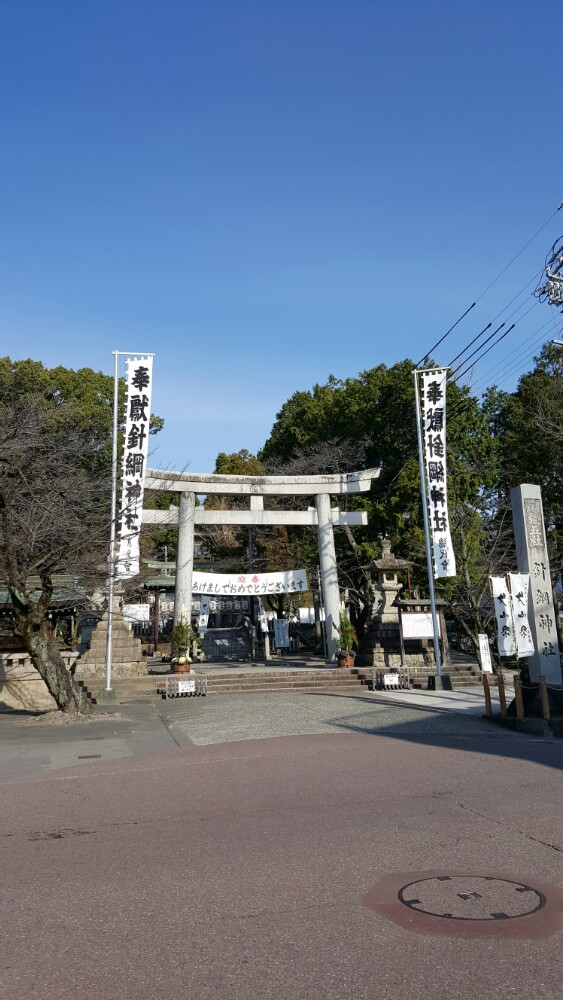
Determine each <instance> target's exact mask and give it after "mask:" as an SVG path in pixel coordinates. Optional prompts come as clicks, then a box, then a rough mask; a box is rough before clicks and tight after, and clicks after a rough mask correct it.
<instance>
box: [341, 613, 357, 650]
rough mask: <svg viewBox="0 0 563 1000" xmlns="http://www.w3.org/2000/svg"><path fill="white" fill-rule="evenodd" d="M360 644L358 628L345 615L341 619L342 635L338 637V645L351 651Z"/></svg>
mask: <svg viewBox="0 0 563 1000" xmlns="http://www.w3.org/2000/svg"><path fill="white" fill-rule="evenodd" d="M357 645H358V636H357V633H356V629H355V628H354V626H353V625H352V622H351V621H350V619H349V618H346V616H345V615H343V616H342V618H341V619H340V635H339V638H338V647H339V649H341V650H342V651H346V652H349V653H350V652H351V651H352V649H354V647H357Z"/></svg>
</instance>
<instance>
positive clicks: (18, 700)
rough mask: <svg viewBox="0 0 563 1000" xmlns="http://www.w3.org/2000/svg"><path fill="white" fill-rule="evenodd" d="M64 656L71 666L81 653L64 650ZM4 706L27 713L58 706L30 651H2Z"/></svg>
mask: <svg viewBox="0 0 563 1000" xmlns="http://www.w3.org/2000/svg"><path fill="white" fill-rule="evenodd" d="M61 656H62V658H63V660H65V662H66V665H67V667H68V668H69V669H70V667H71V666H72V664H73V663H74V661H75V660H76V657H77V654H76V653H70V652H61ZM0 707H1V708H11V709H15V710H19V711H26V712H45V711H49V710H52V709H56V707H57V706H56V703H55V701H54V700H53V698H52V697H51V695H50V694H49V692H48V690H47V685H46V684H45V681H44V680H43V678H42V677H40V676H39V674H38V673H37V670H36V669H35V667H34V666H33V664H32V662H31V658H30V656H29V655H28V654H27V653H21V652H18V653H9V652H5V653H1V654H0Z"/></svg>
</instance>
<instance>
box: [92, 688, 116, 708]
mask: <svg viewBox="0 0 563 1000" xmlns="http://www.w3.org/2000/svg"><path fill="white" fill-rule="evenodd" d="M96 704H97V705H119V700H118V697H117V694H116V693H115V690H114V689H113V688H112V689H111V690H110V691H106V689H105V688H102V690H101V691H100V692H99V694H97V695H96Z"/></svg>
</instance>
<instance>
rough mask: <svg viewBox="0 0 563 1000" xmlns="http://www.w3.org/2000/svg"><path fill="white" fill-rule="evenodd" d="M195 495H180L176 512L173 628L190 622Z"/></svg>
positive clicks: (186, 493) (185, 492)
mask: <svg viewBox="0 0 563 1000" xmlns="http://www.w3.org/2000/svg"><path fill="white" fill-rule="evenodd" d="M194 521H195V493H189V492H188V491H182V492H181V493H180V509H179V512H178V549H177V553H176V591H175V594H174V628H175V627H176V625H177V624H178V622H180V621H181V620H182V617H183V619H184V621H185V622H187V624H188V625H190V624H191V620H192V573H193V568H194Z"/></svg>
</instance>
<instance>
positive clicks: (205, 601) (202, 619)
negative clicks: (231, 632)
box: [197, 595, 209, 635]
mask: <svg viewBox="0 0 563 1000" xmlns="http://www.w3.org/2000/svg"><path fill="white" fill-rule="evenodd" d="M208 625H209V598H208V597H207V596H206V597H204V596H203V595H202V597H201V601H200V607H199V621H198V626H197V629H198V632H200V633H201V635H203V634H204V633H205V632H207V628H208Z"/></svg>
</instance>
